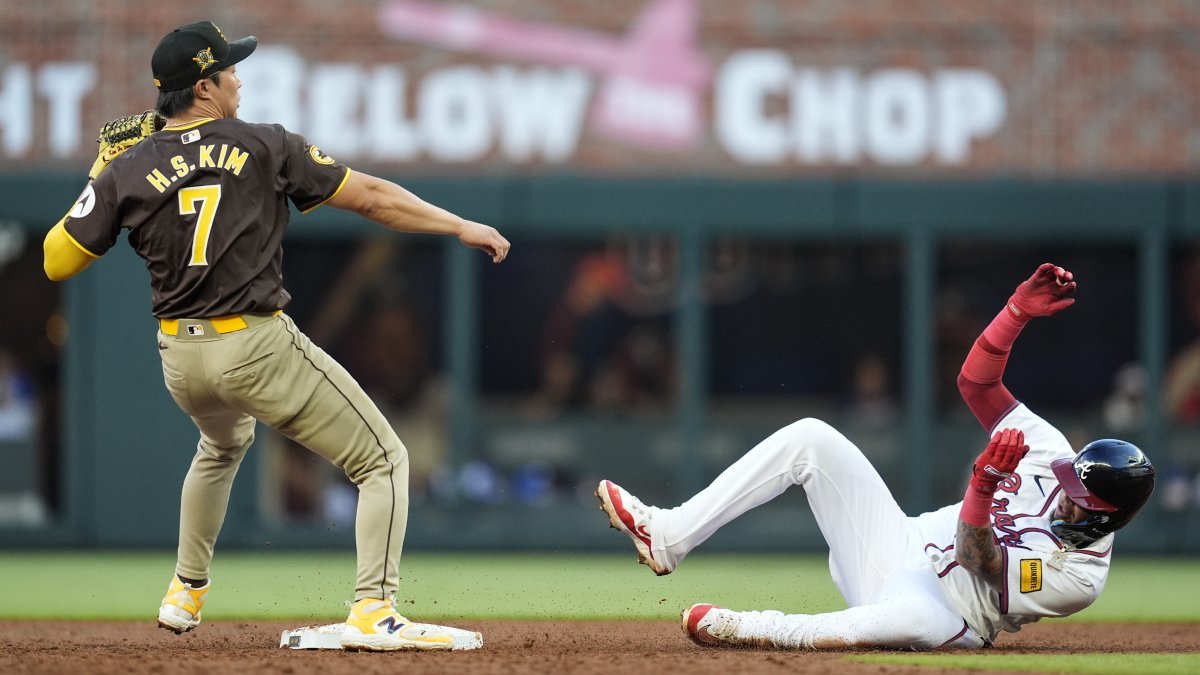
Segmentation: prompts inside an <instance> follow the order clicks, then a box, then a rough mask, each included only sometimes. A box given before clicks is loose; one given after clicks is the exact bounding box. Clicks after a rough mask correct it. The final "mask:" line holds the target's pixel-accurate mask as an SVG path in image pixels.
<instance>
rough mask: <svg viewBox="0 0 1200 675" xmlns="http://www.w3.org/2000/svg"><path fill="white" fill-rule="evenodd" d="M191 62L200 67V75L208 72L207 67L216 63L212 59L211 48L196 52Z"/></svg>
mask: <svg viewBox="0 0 1200 675" xmlns="http://www.w3.org/2000/svg"><path fill="white" fill-rule="evenodd" d="M192 60H193V61H195V62H196V63H197V64H199V65H200V72H202V73H203V72H204V71H206V70H208V67H209V66H211V65H212V64H214V63H216V62H217V60H216V59H214V58H213V55H212V47H205V48H204V49H201V50H200V51H198V52H196V55H195V56H194V57H192Z"/></svg>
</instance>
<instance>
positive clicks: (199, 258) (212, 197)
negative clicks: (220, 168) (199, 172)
mask: <svg viewBox="0 0 1200 675" xmlns="http://www.w3.org/2000/svg"><path fill="white" fill-rule="evenodd" d="M196 202H200V210H199V212H200V215H199V216H198V217H197V218H196V231H195V232H193V233H192V260H191V262H189V263H188V267H191V266H193V265H207V264H208V238H209V237H210V236H212V226H213V219H214V218H216V217H217V206H218V205H219V204H220V203H221V186H220V184H217V185H195V186H192V187H185V188H181V189H180V190H179V215H181V216H190V215H194V214H195V213H196Z"/></svg>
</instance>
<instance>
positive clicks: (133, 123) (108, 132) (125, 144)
mask: <svg viewBox="0 0 1200 675" xmlns="http://www.w3.org/2000/svg"><path fill="white" fill-rule="evenodd" d="M165 126H167V118H165V117H163V116H162V115H159V114H158V113H157V112H155V111H153V110H147V111H146V112H143V113H138V114H136V115H127V116H125V117H118V118H117V119H115V120H113V121H111V122H108V123H106V124H105V125H104V126H102V127H100V135H99V136H97V137H96V142H97V143H99V144H100V152H99V153H98V154H97V156H96V161H95V162H94V163H93V164H92V169H91V171H88V178H90V179H92V180H95V179H96V176H99V175H100V172H101V171H103V170H104V168H105V167H107V166H108V164H109V162H111V161H113V160H114V159H116V158H117V157H120V156H121V153H123V152H125V151H126V150H128V149H130V148H132V147H133V146H135V145H137V144H138V143H140V142H141V140H142V139H143V138H146V137H147V136H149V135H151V134H153V133H154V132H156V131H158V130H159V129H162V128H163V127H165Z"/></svg>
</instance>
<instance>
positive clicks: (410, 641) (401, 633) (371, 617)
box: [341, 598, 454, 652]
mask: <svg viewBox="0 0 1200 675" xmlns="http://www.w3.org/2000/svg"><path fill="white" fill-rule="evenodd" d="M341 639H342V649H348V650H365V651H380V652H387V651H394V650H397V649H418V650H421V651H439V650H444V649H450V648H451V647H453V646H454V639H453V638H452V637H451V636H450V635H447V634H445V633H439V632H437V630H436V628H435V627H433V626H430V625H428V624H415V623H413V622H412V621H409V620H408V619H406V618H404V617H403V616H400V614H399V613H398V612H397V611H396V606H395V600H393V599H392V598H387V599H385V600H376V599H374V598H364V599H362V600H359V601H357V602H355V603H354V604H353V605H351V607H350V618H348V619H346V629H345V630H344V631H343V632H342V638H341Z"/></svg>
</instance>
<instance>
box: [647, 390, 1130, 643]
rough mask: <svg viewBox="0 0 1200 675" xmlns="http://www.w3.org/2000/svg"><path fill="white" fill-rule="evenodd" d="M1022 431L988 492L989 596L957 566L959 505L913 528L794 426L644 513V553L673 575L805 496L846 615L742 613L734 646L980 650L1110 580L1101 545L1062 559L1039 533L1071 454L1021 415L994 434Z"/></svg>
mask: <svg viewBox="0 0 1200 675" xmlns="http://www.w3.org/2000/svg"><path fill="white" fill-rule="evenodd" d="M1008 427H1012V428H1017V429H1021V430H1023V431H1024V432H1025V441H1026V443H1027V444H1028V445H1029V446H1030V452H1029V454H1028V455H1027V456H1026V457H1025V458H1024V459H1023V460H1022V461H1021V463H1020V464H1019V465H1018V466H1017V471H1016V472H1015V473H1014V474H1013V476H1011V477H1010V478H1009V479H1008V480H1006V481H1005V482H1004V483H1001V485H1000V487H999V489H998V490H997V492H996V495H995V498H994V500H993V505H992V519H993V527H994V529H995V532H996V537H997V540H998V543H999V545H1000V549H1001V554H1002V555H1003V556H1004V565H1005V584H1004V587H1003V588H1002V590H1001V591H1000V592H999V593H998V592H997V591H995V590H993V589H991V588H990V587H989V586H988V585H987V584H985V583H984V582H983V581H982V580H980V579H978V578H976V577H975V575H973V574H971V573H970V572H968V571H967V570H965V569H962V568H960V567H959V566H958V565H957V563H955V562H954V541H955V534H956V532H957V526H958V515H959V510H960V508H961V503H959V504H953V505H950V506H947V507H945V508H943V509H940V510H938V511H934V512H931V513H926V514H922V515H921V516H918V517H915V518H910V517H908V516H906V515H905V514H904V512H903V511H901V509H900V506H899V505H898V504H897V503H896V500H895V499H894V498H893V497H892V494H891V491H890V490H889V489H888V487H887V485H886V484H884V482H883V479H882V478H880V477H879V474H878V472H876V471H875V468H874V467H873V466H871V463H870V462H869V461H868V460H867V458H866V457H865V456H863V454H862V451H860V450H859V449H858V447H856V446H855V445H854V444H853V443H851V442H850V441H849V440H847V439H846V437H845V436H843V435H842V434H841V433H839V432H838V431H837V430H836V429H834V428H833V427H831V426H829V425H828V424H826V423H824V422H821V421H819V420H815V419H803V420H800V421H798V422H795V423H794V424H791V425H789V426H787V427H784V428H783V429H780V430H779V431H777V432H775V433H774V434H772V435H771V436H770V437H769V438H767V439H766V440H764V441H763V442H761V443H759V444H758V445H757V446H755V447H754V448H753V449H751V450H750V451H749V452H748V453H746V455H744V456H743V457H742V458H741V459H739V460H738V461H737V462H735V463H734V464H733V465H732V466H730V467H729V468H728V469H726V470H725V471H724V472H723V473H722V474H721V475H720V476H718V477H717V478H716V479H715V480H714V481H713V482H712V484H711V485H709V486H708V487H707V488H705V489H704V490H702V491H701V492H700V493H699V494H697V495H696V496H695V497H693V498H691V499H689V500H688V501H687V502H685V503H684V504H682V505H681V506H678V507H676V508H674V509H651V520H650V522H651V527H650V528H649V529H650V532H651V550H652V552H653V555H654V557H655V559H656V560H658V561H660V562H662V563H664V564H665V565H666V566H667V567H668V568H672V569H673V568H674V567H675V565H676V564H678V562H679V561H680V560H682V559H683V558H684V556H686V555H687V554H688V553H689V552H690V551H691V550H692V549H694V548H695V547H696V546H699V545H700V544H701V543H702V542H703V541H705V540H706V539H708V537H709V536H711V535H712V534H713V533H715V532H716V531H717V530H718V529H720V527H721V526H722V525H724V524H725V523H727V522H729V521H731V520H733V519H734V518H736V517H738V516H739V515H741V514H743V513H745V512H746V511H748V510H750V509H752V508H754V507H755V506H758V505H760V504H764V503H766V502H768V501H770V500H771V499H773V498H775V497H777V496H778V495H780V494H782V493H783V491H784V490H786V489H787V488H789V487H791V486H792V485H800V486H802V487H803V488H804V491H805V492H806V493H807V496H808V501H809V505H810V507H811V508H812V511H813V515H814V516H815V517H816V520H817V524H818V526H819V527H820V528H821V533H822V534H823V535H824V537H825V540H826V542H827V543H828V544H829V571H830V573H831V574H832V576H833V581H834V583H835V584H836V585H837V587H838V590H840V591H841V593H842V596H843V597H844V598H845V599H846V602H847V604H849V605H850V607H849V609H846V610H843V611H840V612H830V613H826V614H790V615H785V614H783V613H781V612H777V611H767V612H742V613H741V614H740V618H741V621H740V627H739V630H738V637H739V638H740V639H744V640H747V641H749V642H754V643H758V644H761V645H763V646H771V647H777V648H793V649H796V648H807V649H822V648H826V649H836V648H844V647H851V646H875V647H898V648H911V649H936V648H938V647H958V648H978V647H982V646H985V645H987V644H990V643H991V641H992V639H994V638H995V636H996V634H997V632H998V631H999V630H1008V631H1016V630H1018V629H1019V628H1020V626H1021V625H1023V624H1025V623H1029V622H1031V621H1036V620H1038V619H1040V618H1041V617H1043V616H1064V615H1067V614H1071V613H1073V612H1077V611H1079V610H1081V609H1083V608H1084V607H1087V606H1088V605H1089V604H1091V603H1092V601H1094V600H1095V599H1096V597H1097V596H1098V595H1099V593H1100V590H1101V589H1102V588H1103V587H1104V582H1105V579H1106V577H1107V574H1108V561H1109V557H1108V554H1109V551H1110V550H1111V546H1112V535H1109V536H1107V537H1104V538H1103V539H1100V540H1099V541H1097V542H1096V543H1095V544H1093V545H1092V546H1091V547H1089V548H1087V549H1081V550H1075V551H1069V552H1068V551H1066V549H1065V547H1060V545H1059V541H1058V539H1057V537H1055V536H1054V535H1053V534H1052V533H1051V532H1050V521H1051V519H1052V517H1053V512H1054V505H1055V502H1056V500H1057V498H1058V491H1059V487H1058V482H1057V480H1055V478H1054V474H1053V473H1051V471H1050V462H1051V460H1053V459H1057V458H1059V457H1071V456H1073V452H1072V450H1071V447H1070V445H1069V444H1068V443H1067V441H1066V439H1065V438H1064V437H1063V435H1062V434H1061V433H1059V432H1058V430H1056V429H1055V428H1054V427H1052V426H1050V425H1049V424H1048V423H1046V422H1045V421H1044V420H1042V419H1041V418H1040V417H1038V416H1037V415H1034V414H1033V413H1032V412H1030V411H1029V409H1028V408H1026V407H1025V406H1023V405H1017V406H1016V407H1015V408H1014V409H1013V410H1012V411H1010V412H1009V413H1008V414H1007V415H1005V416H1004V417H1003V418H1002V419H1001V420H1000V422H999V423H998V425H997V428H1008Z"/></svg>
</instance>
